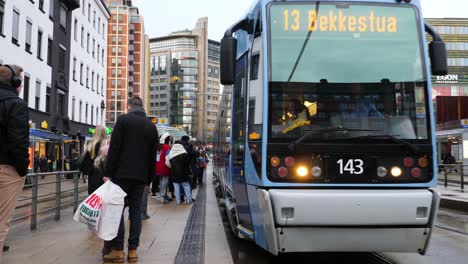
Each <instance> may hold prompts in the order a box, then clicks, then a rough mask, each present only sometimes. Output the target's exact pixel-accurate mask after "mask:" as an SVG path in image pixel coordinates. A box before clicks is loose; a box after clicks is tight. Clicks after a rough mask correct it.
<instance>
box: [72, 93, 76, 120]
mask: <svg viewBox="0 0 468 264" xmlns="http://www.w3.org/2000/svg"><path fill="white" fill-rule="evenodd" d="M75 101H76V99H75V97H73V98H72V116H71V118H72V120H75Z"/></svg>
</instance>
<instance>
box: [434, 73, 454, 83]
mask: <svg viewBox="0 0 468 264" xmlns="http://www.w3.org/2000/svg"><path fill="white" fill-rule="evenodd" d="M436 83H458V74H447V75H444V76H437V79H436Z"/></svg>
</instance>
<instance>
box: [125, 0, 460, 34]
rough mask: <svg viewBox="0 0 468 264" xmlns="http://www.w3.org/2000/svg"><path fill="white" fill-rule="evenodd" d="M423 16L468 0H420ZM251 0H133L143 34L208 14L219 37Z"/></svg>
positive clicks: (444, 12)
mask: <svg viewBox="0 0 468 264" xmlns="http://www.w3.org/2000/svg"><path fill="white" fill-rule="evenodd" d="M421 1H422V4H423V13H424V16H425V17H430V18H435V17H437V18H438V17H458V18H460V17H462V18H468V11H467V10H468V0H421ZM253 2H254V1H253V0H133V3H134V5H136V6H138V7H139V9H140V13H141V14H143V17H144V19H145V27H146V34H148V35H149V36H150V37H160V36H164V35H167V34H169V33H171V32H173V31H177V30H182V29H192V28H193V27H194V26H195V22H196V20H197V19H198V18H200V17H205V16H206V17H208V35H209V38H211V39H214V40H220V39H221V37H222V36H223V34H224V31H225V30H226V29H227V28H228V27H229V26H230V25H232V24H233V23H234V22H236V21H237V20H239V19H240V18H241V17H243V16H244V15H245V14H246V12H247V11H248V9H249V7H250V6H251V5H252V3H253Z"/></svg>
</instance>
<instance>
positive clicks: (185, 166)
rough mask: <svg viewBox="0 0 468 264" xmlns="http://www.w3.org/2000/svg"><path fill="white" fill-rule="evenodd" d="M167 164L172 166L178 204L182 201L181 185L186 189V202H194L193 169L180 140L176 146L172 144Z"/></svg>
mask: <svg viewBox="0 0 468 264" xmlns="http://www.w3.org/2000/svg"><path fill="white" fill-rule="evenodd" d="M166 166H167V167H169V168H171V178H172V182H173V184H174V189H175V193H176V202H177V204H181V203H182V199H181V192H180V189H181V187H182V188H183V190H184V194H185V203H187V204H190V203H192V190H191V188H190V179H191V175H192V171H191V169H190V158H189V155H188V153H187V151H186V150H185V148H184V146H183V145H182V144H180V142H176V143H175V144H174V146H172V148H171V151H170V152H169V155H167V157H166Z"/></svg>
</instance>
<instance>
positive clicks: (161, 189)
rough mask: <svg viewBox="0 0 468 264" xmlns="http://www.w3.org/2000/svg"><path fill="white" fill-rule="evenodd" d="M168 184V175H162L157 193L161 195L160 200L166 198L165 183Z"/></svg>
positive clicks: (162, 200)
mask: <svg viewBox="0 0 468 264" xmlns="http://www.w3.org/2000/svg"><path fill="white" fill-rule="evenodd" d="M168 184H169V176H162V175H161V178H160V183H159V195H160V196H161V202H164V201H165V200H166V198H165V197H166V196H167V185H168Z"/></svg>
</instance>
